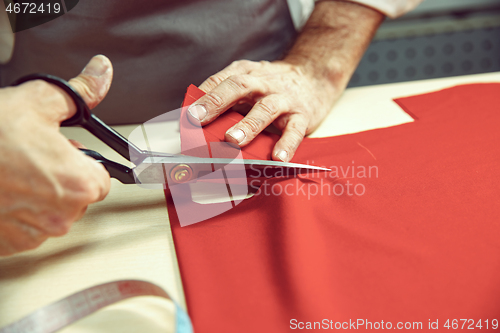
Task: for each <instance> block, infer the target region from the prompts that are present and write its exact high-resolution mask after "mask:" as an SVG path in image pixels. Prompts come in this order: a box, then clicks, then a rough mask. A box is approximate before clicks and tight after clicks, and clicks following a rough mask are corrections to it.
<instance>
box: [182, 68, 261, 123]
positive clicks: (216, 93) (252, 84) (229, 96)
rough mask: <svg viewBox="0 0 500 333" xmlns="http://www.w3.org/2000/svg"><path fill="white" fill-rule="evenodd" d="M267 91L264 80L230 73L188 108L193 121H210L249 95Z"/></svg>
mask: <svg viewBox="0 0 500 333" xmlns="http://www.w3.org/2000/svg"><path fill="white" fill-rule="evenodd" d="M268 91H269V89H268V87H267V84H266V82H265V81H263V80H260V79H259V78H257V77H254V76H250V75H246V74H244V75H232V76H230V77H228V78H227V79H226V80H224V81H223V82H222V83H221V84H219V85H218V86H217V87H215V88H214V89H212V90H211V91H209V92H208V93H207V94H206V95H205V96H203V97H202V98H200V99H199V100H197V101H196V102H195V103H194V104H193V105H191V106H190V107H189V109H188V111H189V115H190V117H192V118H194V120H195V123H196V122H197V121H199V122H200V123H201V124H202V125H206V124H208V123H210V122H211V121H212V120H214V119H216V118H217V117H218V116H219V115H220V114H222V113H223V112H225V111H226V110H228V109H229V108H231V107H232V106H233V105H234V104H236V103H237V102H239V101H240V100H243V99H245V98H249V97H250V95H255V94H260V95H265V94H266V93H267V92H268Z"/></svg>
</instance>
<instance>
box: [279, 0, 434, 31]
mask: <svg viewBox="0 0 500 333" xmlns="http://www.w3.org/2000/svg"><path fill="white" fill-rule="evenodd" d="M287 1H288V7H289V8H290V14H291V16H292V20H293V24H294V25H295V28H296V29H297V30H300V28H302V27H303V26H304V24H305V23H306V21H307V19H308V18H309V16H310V15H311V13H312V11H313V9H314V3H315V2H317V1H322V0H287ZM344 1H351V2H357V3H359V4H362V5H365V6H368V7H371V8H373V9H376V10H378V11H380V12H382V13H384V14H385V15H386V16H388V17H390V18H395V17H398V16H401V15H403V14H406V13H407V12H409V11H410V10H412V9H414V8H415V7H417V6H418V5H419V4H420V3H421V2H422V1H424V0H344Z"/></svg>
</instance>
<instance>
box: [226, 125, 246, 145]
mask: <svg viewBox="0 0 500 333" xmlns="http://www.w3.org/2000/svg"><path fill="white" fill-rule="evenodd" d="M227 134H228V135H230V136H231V137H232V138H233V139H235V140H236V142H238V143H241V142H242V141H243V140H244V139H245V132H243V131H242V130H240V129H239V128H238V129H233V130H230V131H229V132H227Z"/></svg>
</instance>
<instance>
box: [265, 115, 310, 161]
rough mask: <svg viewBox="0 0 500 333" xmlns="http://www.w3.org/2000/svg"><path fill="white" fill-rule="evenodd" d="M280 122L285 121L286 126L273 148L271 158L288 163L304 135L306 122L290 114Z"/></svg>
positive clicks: (300, 117)
mask: <svg viewBox="0 0 500 333" xmlns="http://www.w3.org/2000/svg"><path fill="white" fill-rule="evenodd" d="M280 121H285V122H286V125H285V128H284V130H283V133H282V135H281V138H280V139H279V140H278V142H277V143H276V145H275V146H274V150H273V155H272V158H273V160H275V161H283V162H289V161H290V160H291V159H292V158H293V155H295V152H296V151H297V148H298V147H299V145H300V143H301V142H302V140H303V139H304V136H305V135H306V132H307V124H308V121H307V119H305V118H304V116H302V115H300V114H292V115H290V116H288V119H284V120H283V119H280Z"/></svg>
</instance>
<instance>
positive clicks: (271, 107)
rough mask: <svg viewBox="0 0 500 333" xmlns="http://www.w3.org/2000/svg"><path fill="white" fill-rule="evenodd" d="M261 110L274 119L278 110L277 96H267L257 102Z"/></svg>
mask: <svg viewBox="0 0 500 333" xmlns="http://www.w3.org/2000/svg"><path fill="white" fill-rule="evenodd" d="M257 104H258V105H259V108H260V110H261V111H263V112H264V113H265V114H266V115H267V116H268V117H269V118H271V119H274V118H276V116H277V115H278V114H279V112H280V101H279V99H278V98H277V97H274V96H268V97H266V98H264V99H262V100H261V101H259V102H258V103H257Z"/></svg>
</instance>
